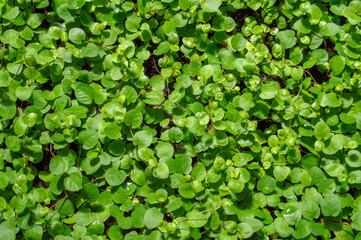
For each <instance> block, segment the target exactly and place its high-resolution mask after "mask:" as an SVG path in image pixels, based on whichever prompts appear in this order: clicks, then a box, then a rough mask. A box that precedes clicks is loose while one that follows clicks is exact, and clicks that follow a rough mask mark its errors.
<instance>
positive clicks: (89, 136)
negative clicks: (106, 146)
mask: <svg viewBox="0 0 361 240" xmlns="http://www.w3.org/2000/svg"><path fill="white" fill-rule="evenodd" d="M78 142H79V143H80V144H82V145H83V148H84V149H91V148H93V147H95V145H96V144H97V143H98V133H97V132H96V131H94V130H84V131H81V132H80V133H79V136H78Z"/></svg>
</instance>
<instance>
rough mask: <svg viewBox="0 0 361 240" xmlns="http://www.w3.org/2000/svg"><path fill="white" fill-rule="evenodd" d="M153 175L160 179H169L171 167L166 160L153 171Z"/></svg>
mask: <svg viewBox="0 0 361 240" xmlns="http://www.w3.org/2000/svg"><path fill="white" fill-rule="evenodd" d="M153 176H154V177H155V178H158V179H167V178H168V176H169V169H168V166H167V164H165V163H164V162H160V163H158V165H157V167H156V168H155V169H154V171H153Z"/></svg>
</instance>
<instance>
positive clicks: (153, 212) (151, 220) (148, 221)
mask: <svg viewBox="0 0 361 240" xmlns="http://www.w3.org/2000/svg"><path fill="white" fill-rule="evenodd" d="M163 218H164V215H163V214H162V213H161V212H160V211H159V210H158V209H157V208H154V207H153V208H149V209H148V210H147V211H146V212H145V214H144V224H145V226H146V227H147V228H148V229H152V228H156V227H157V226H158V224H159V223H160V222H161V221H162V220H163Z"/></svg>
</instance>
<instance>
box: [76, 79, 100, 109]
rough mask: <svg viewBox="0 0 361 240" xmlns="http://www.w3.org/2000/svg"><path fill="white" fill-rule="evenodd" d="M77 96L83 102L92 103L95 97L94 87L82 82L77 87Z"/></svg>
mask: <svg viewBox="0 0 361 240" xmlns="http://www.w3.org/2000/svg"><path fill="white" fill-rule="evenodd" d="M74 92H75V97H76V98H77V99H78V101H79V102H80V103H82V104H86V105H87V104H91V103H92V102H93V99H94V94H95V92H94V89H93V88H92V87H91V86H89V85H87V84H83V83H80V84H79V85H77V86H76V88H75V91H74Z"/></svg>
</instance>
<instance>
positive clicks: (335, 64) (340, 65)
mask: <svg viewBox="0 0 361 240" xmlns="http://www.w3.org/2000/svg"><path fill="white" fill-rule="evenodd" d="M329 64H330V68H331V70H332V74H333V75H336V76H337V75H340V74H341V73H342V71H343V70H344V68H345V58H344V57H342V56H340V55H336V56H333V57H332V58H331V59H330V63H329Z"/></svg>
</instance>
